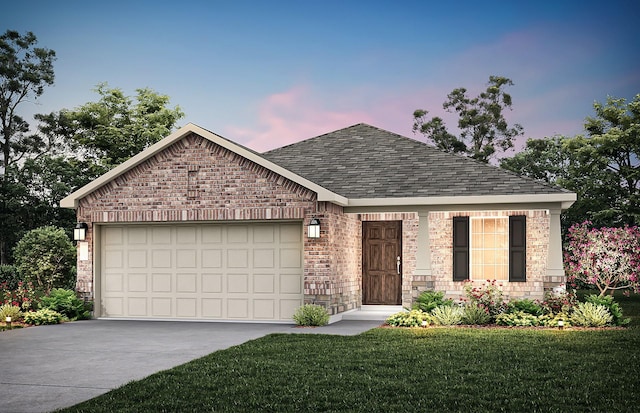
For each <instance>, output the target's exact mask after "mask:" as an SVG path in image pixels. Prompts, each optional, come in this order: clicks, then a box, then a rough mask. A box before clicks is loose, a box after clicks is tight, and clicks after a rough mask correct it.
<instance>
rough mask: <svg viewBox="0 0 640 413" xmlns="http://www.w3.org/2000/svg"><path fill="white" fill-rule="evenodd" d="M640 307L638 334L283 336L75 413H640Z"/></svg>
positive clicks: (386, 331) (454, 331) (137, 385)
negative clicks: (344, 412) (515, 412)
mask: <svg viewBox="0 0 640 413" xmlns="http://www.w3.org/2000/svg"><path fill="white" fill-rule="evenodd" d="M639 298H640V297H638V296H634V297H632V298H630V299H627V300H623V299H621V300H620V302H621V304H622V306H623V308H624V310H625V315H628V316H634V319H633V321H632V324H631V327H630V328H627V329H603V330H578V329H574V330H562V331H561V330H549V329H547V330H541V329H493V328H427V329H421V328H418V329H393V328H379V329H374V330H371V331H369V332H367V333H364V334H361V335H359V336H356V337H341V336H326V335H306V334H275V335H270V336H267V337H264V338H262V339H258V340H254V341H251V342H249V343H246V344H243V345H241V346H236V347H232V348H230V349H227V350H223V351H219V352H216V353H213V354H211V355H209V356H206V357H203V358H201V359H198V360H195V361H192V362H190V363H187V364H184V365H182V366H179V367H176V368H174V369H171V370H168V371H164V372H160V373H157V374H154V375H152V376H150V377H148V378H146V379H144V380H141V381H138V382H132V383H130V384H127V385H125V386H123V387H121V388H119V389H116V390H114V391H111V392H109V393H107V394H105V395H103V396H99V397H97V398H95V399H93V400H90V401H87V402H85V403H82V404H79V405H77V406H75V407H72V408H70V409H66V410H64V411H65V412H114V411H126V412H129V411H130V412H144V411H149V412H161V411H166V412H183V411H193V412H203V411H229V412H243V411H273V412H291V411H296V412H302V411H306V412H326V411H360V412H375V411H383V412H396V411H402V412H410V411H421V412H425V411H441V412H442V411H465V412H470V411H473V412H482V411H486V412H498V411H517V412H521V411H526V412H580V411H592V412H612V411H616V412H627V411H628V412H631V411H634V412H635V411H637V409H638V406H640V389H639V383H640V380H639V379H638V372H637V368H638V366H639V365H640V326H639V324H640V323H639V319H638V318H637V316H638V312H639V311H640V305H638V303H639V301H640V300H639Z"/></svg>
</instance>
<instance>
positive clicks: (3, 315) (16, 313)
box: [0, 304, 22, 321]
mask: <svg viewBox="0 0 640 413" xmlns="http://www.w3.org/2000/svg"><path fill="white" fill-rule="evenodd" d="M7 317H11V321H18V320H21V319H22V311H20V307H18V306H17V305H11V304H4V305H2V306H0V321H5V320H6V319H7Z"/></svg>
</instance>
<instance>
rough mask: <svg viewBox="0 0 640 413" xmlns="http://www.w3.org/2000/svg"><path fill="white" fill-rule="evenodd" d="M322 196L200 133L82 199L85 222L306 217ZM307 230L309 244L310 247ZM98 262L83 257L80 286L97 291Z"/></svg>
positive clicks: (89, 238)
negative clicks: (94, 277)
mask: <svg viewBox="0 0 640 413" xmlns="http://www.w3.org/2000/svg"><path fill="white" fill-rule="evenodd" d="M315 208H316V194H315V193H314V192H312V191H310V190H308V189H306V188H304V187H302V186H300V185H298V184H296V183H294V182H292V181H290V180H288V179H286V178H283V177H282V176H280V175H278V174H275V173H274V172H272V171H270V170H268V169H266V168H263V167H262V166H260V165H257V164H255V163H253V162H251V161H249V160H247V159H245V158H243V157H241V156H239V155H237V154H235V153H234V152H231V151H229V150H227V149H225V148H223V147H221V146H218V145H216V144H214V143H213V142H211V141H209V140H207V139H204V138H202V137H200V136H198V135H195V134H192V135H190V136H187V137H185V138H184V139H181V140H180V141H178V142H176V143H174V144H173V145H171V146H170V147H168V148H166V149H165V150H164V151H162V152H160V153H158V154H156V155H155V156H153V157H151V158H150V159H148V160H146V161H145V162H143V163H141V164H140V165H138V166H136V167H135V168H133V169H131V170H129V171H128V172H126V173H124V174H123V175H121V176H119V177H118V178H117V179H115V180H113V181H111V182H109V183H108V184H106V185H104V186H103V187H101V188H99V189H98V190H96V191H94V192H93V193H91V194H89V195H88V196H86V197H85V198H83V199H81V200H80V202H79V206H78V210H77V217H78V221H81V222H86V223H87V224H88V226H89V229H88V231H87V242H88V243H89V249H90V251H89V254H90V256H91V255H92V254H93V251H92V246H93V236H94V231H93V228H94V224H95V223H115V222H188V221H238V220H256V221H261V220H278V219H282V220H292V219H293V220H300V221H301V222H303V221H304V222H305V223H306V222H308V219H309V217H310V216H312V213H313V211H314V210H315ZM306 246H307V244H306V236H305V248H306ZM92 274H93V262H92V260H88V261H79V262H78V282H77V287H78V290H79V291H80V292H82V293H84V294H85V295H86V296H90V295H91V294H93V291H94V290H93V284H92V283H93V277H92Z"/></svg>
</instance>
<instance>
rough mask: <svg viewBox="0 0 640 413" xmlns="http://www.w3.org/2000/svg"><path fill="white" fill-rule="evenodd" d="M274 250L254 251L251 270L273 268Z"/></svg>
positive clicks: (274, 263)
mask: <svg viewBox="0 0 640 413" xmlns="http://www.w3.org/2000/svg"><path fill="white" fill-rule="evenodd" d="M275 255H276V254H275V250H274V249H273V248H269V249H254V250H253V268H275V265H276V260H275Z"/></svg>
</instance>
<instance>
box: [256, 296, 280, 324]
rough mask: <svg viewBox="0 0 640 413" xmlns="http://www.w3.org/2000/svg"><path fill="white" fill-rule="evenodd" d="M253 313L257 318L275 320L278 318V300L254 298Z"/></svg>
mask: <svg viewBox="0 0 640 413" xmlns="http://www.w3.org/2000/svg"><path fill="white" fill-rule="evenodd" d="M253 313H254V317H255V318H256V319H264V320H273V319H274V318H276V300H274V299H271V300H269V299H258V300H253Z"/></svg>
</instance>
